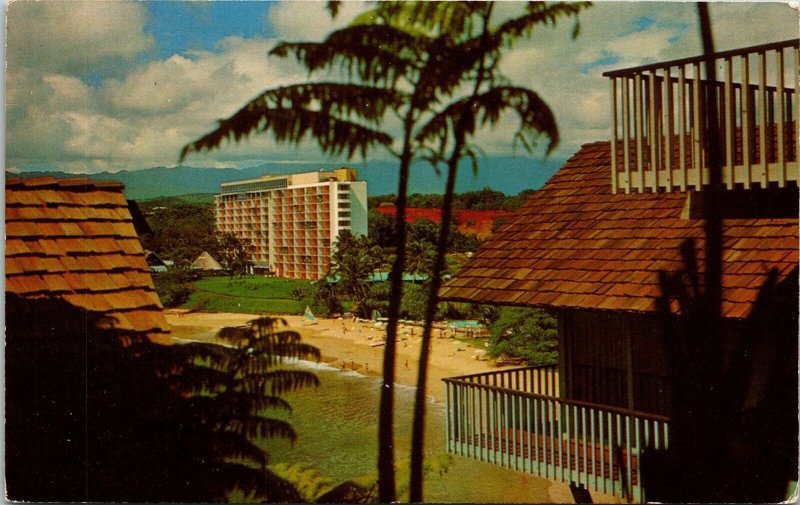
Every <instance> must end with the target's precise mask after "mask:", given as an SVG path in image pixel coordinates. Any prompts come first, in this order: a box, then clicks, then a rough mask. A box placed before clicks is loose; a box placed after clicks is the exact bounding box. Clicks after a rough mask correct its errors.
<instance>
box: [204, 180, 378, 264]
mask: <svg viewBox="0 0 800 505" xmlns="http://www.w3.org/2000/svg"><path fill="white" fill-rule="evenodd" d="M356 179H357V173H356V171H355V170H354V169H351V168H341V169H336V170H332V171H322V170H320V171H319V172H306V173H301V174H290V175H265V176H263V177H260V178H258V179H251V180H246V181H235V182H226V183H223V184H222V185H221V192H220V194H219V195H216V196H215V197H214V201H215V204H216V226H217V230H218V231H219V232H221V233H231V234H233V235H234V236H236V237H237V238H239V240H241V241H243V242H244V243H245V244H247V245H248V246H249V248H250V250H251V253H252V257H251V258H252V262H253V266H254V268H255V269H257V270H262V271H263V270H268V271H269V272H272V273H274V274H275V275H277V276H279V277H289V278H294V279H319V278H321V277H323V276H324V275H325V272H327V270H328V267H329V266H330V261H331V252H332V251H333V247H334V244H335V242H336V240H337V237H338V235H339V232H340V231H341V230H350V231H351V232H352V233H353V234H354V235H366V234H367V183H366V182H365V181H358V180H356Z"/></svg>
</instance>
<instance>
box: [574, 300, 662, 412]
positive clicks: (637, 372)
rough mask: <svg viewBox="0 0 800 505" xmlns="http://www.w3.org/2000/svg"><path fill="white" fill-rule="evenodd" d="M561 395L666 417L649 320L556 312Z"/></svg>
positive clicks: (624, 315) (653, 325)
mask: <svg viewBox="0 0 800 505" xmlns="http://www.w3.org/2000/svg"><path fill="white" fill-rule="evenodd" d="M558 320H559V333H560V335H561V339H560V347H561V348H560V349H559V351H560V356H561V362H560V370H561V380H562V384H561V387H562V389H561V390H562V391H564V393H565V396H567V397H570V398H574V399H576V400H582V401H587V402H592V403H600V404H605V405H614V406H618V407H624V408H628V409H632V410H638V411H642V412H650V413H656V414H664V415H668V414H669V412H668V410H669V407H668V404H669V391H668V386H667V381H666V376H667V366H666V357H665V354H664V349H663V344H662V343H661V341H660V338H659V336H658V333H657V329H658V328H657V326H656V320H655V318H653V317H652V316H648V315H639V314H633V313H626V312H612V311H600V310H563V311H560V312H559V315H558Z"/></svg>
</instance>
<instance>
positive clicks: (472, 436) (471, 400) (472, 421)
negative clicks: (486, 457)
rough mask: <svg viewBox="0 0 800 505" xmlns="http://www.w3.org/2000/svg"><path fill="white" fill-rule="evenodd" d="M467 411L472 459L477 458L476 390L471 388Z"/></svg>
mask: <svg viewBox="0 0 800 505" xmlns="http://www.w3.org/2000/svg"><path fill="white" fill-rule="evenodd" d="M467 410H468V412H469V427H468V431H467V436H468V437H469V438H468V439H467V440H469V446H467V447H468V448H469V451H470V453H471V454H472V457H473V458H475V435H476V432H475V388H474V387H472V386H470V387H469V393H468V395H467Z"/></svg>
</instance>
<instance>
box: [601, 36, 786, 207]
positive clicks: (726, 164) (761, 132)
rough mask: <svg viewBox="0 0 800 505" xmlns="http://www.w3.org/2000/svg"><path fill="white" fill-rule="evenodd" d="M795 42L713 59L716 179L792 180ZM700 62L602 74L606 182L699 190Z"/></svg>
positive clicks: (704, 171) (702, 172)
mask: <svg viewBox="0 0 800 505" xmlns="http://www.w3.org/2000/svg"><path fill="white" fill-rule="evenodd" d="M798 47H800V42H798V40H788V41H784V42H776V43H773V44H766V45H761V46H753V47H748V48H744V49H737V50H733V51H725V52H719V53H716V55H715V62H716V68H717V75H718V76H719V78H718V80H717V81H716V82H715V86H716V88H717V110H718V111H719V114H718V117H719V131H720V141H721V142H722V145H721V146H720V147H721V149H720V152H721V153H722V156H723V160H722V178H723V182H724V184H725V185H726V186H727V187H728V189H732V188H733V187H734V185H737V184H740V185H742V186H743V187H744V188H750V186H751V184H757V185H759V186H761V187H766V186H767V185H768V184H770V183H777V184H778V185H779V186H780V187H783V186H784V185H785V184H786V182H787V181H795V182H796V181H797V180H798V162H797V153H798V150H800V145H799V144H798V143H800V136H798V132H797V121H798V115H800V76H799V74H798V72H800V53H799V52H798ZM703 60H704V59H703V57H700V56H698V57H694V58H685V59H681V60H674V61H668V62H663V63H656V64H652V65H645V66H641V67H636V68H630V69H625V70H615V71H612V72H606V73H605V74H603V75H605V76H607V77H609V78H610V79H611V139H612V142H611V185H612V190H613V191H614V192H615V193H616V192H617V191H618V190H623V191H625V192H626V193H629V192H631V191H632V190H634V191H638V192H644V191H646V190H648V189H649V190H651V191H653V192H656V191H668V192H669V191H673V190H675V189H676V188H679V189H680V190H681V191H686V189H687V188H688V189H692V188H693V189H697V190H700V189H701V188H702V187H703V185H705V184H707V183H708V180H709V178H708V166H707V159H706V156H707V153H706V152H705V143H704V142H705V141H704V138H703V135H704V131H705V127H704V121H705V104H704V94H705V91H706V89H707V86H708V85H709V81H708V80H707V77H706V76H705V73H704V72H705V68H704V65H703Z"/></svg>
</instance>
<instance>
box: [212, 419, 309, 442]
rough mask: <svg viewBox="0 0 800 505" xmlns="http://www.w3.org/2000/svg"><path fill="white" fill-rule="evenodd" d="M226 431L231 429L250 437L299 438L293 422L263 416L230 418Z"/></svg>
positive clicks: (232, 431)
mask: <svg viewBox="0 0 800 505" xmlns="http://www.w3.org/2000/svg"><path fill="white" fill-rule="evenodd" d="M225 431H230V432H231V433H235V434H237V435H241V436H243V437H247V438H249V439H259V438H285V439H288V440H290V441H292V442H294V441H295V440H297V433H295V431H294V428H292V425H291V424H289V423H288V422H286V421H283V420H280V419H272V418H267V417H262V416H236V417H232V418H229V419H227V421H226V424H225Z"/></svg>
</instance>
